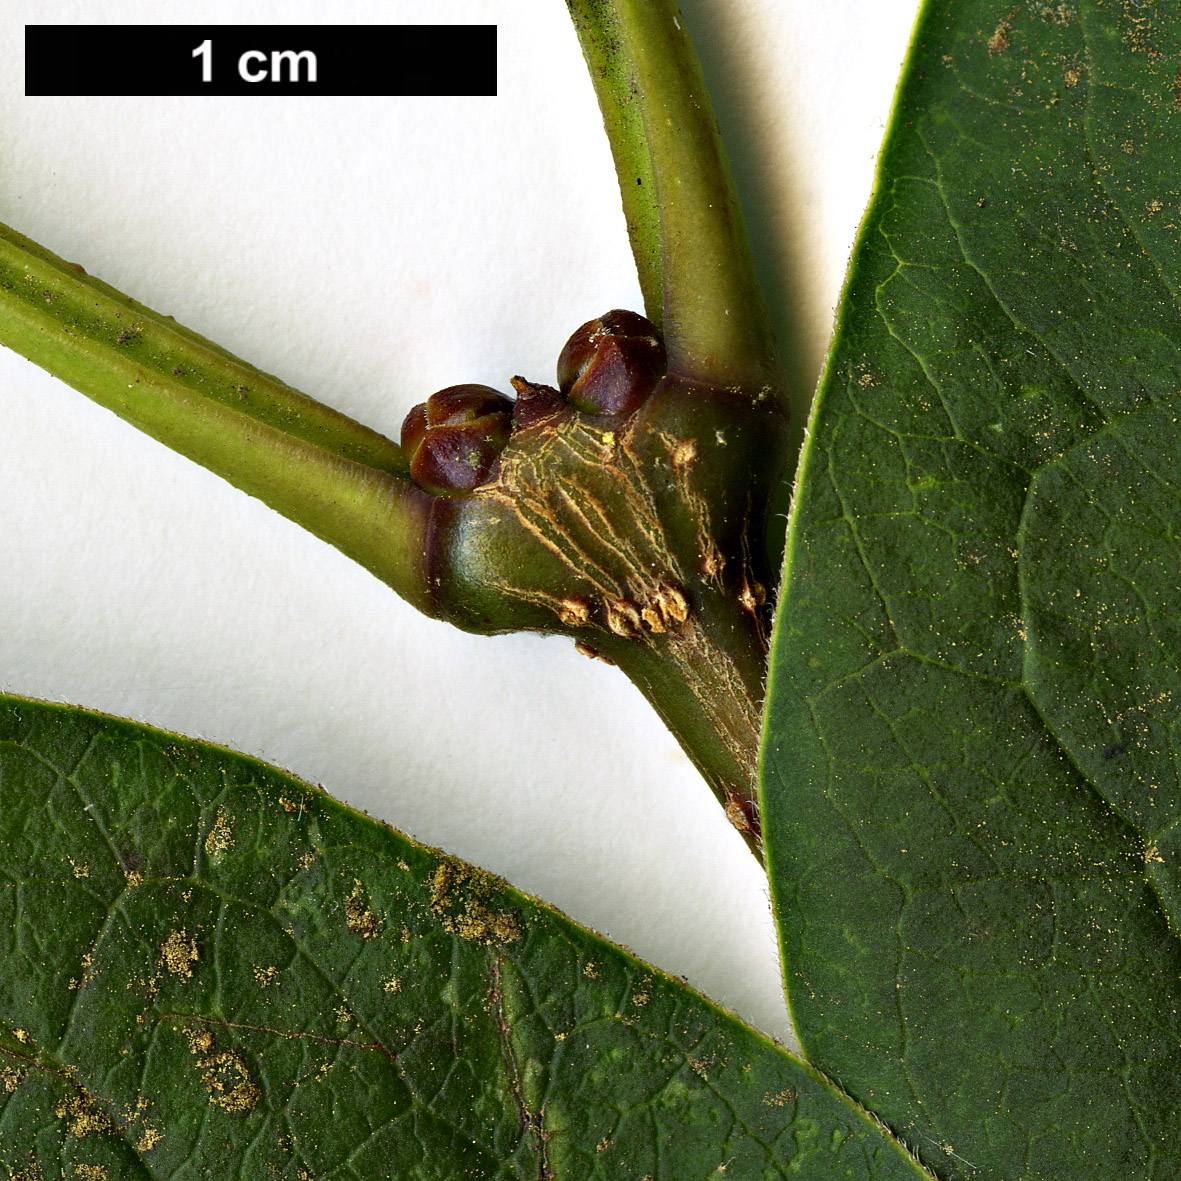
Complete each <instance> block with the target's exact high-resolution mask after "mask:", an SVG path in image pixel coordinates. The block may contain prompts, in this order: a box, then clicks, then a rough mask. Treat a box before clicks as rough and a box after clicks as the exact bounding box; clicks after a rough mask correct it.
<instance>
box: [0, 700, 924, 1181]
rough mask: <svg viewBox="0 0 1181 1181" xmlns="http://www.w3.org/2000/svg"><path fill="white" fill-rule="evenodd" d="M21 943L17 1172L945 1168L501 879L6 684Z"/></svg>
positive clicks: (7, 1024) (869, 1174)
mask: <svg viewBox="0 0 1181 1181" xmlns="http://www.w3.org/2000/svg"><path fill="white" fill-rule="evenodd" d="M0 939H2V944H0V1176H7V1177H9V1178H20V1179H22V1181H57V1179H58V1178H69V1179H75V1178H81V1179H83V1181H119V1179H121V1178H129V1179H130V1178H136V1179H146V1178H170V1179H172V1178H175V1179H178V1181H179V1179H181V1178H184V1179H189V1178H191V1179H193V1181H196V1179H198V1178H207V1177H241V1178H258V1179H259V1181H263V1179H274V1178H289V1179H291V1181H308V1179H309V1178H314V1179H315V1181H326V1179H329V1178H342V1179H343V1178H348V1179H350V1181H369V1179H371V1178H386V1177H390V1178H392V1177H397V1178H435V1179H439V1181H442V1179H445V1178H446V1179H452V1178H460V1177H463V1178H522V1179H524V1178H528V1179H539V1178H540V1179H543V1181H544V1179H545V1178H566V1177H597V1178H614V1177H620V1178H624V1177H626V1178H636V1179H638V1178H641V1177H645V1176H646V1177H649V1178H651V1179H652V1181H658V1179H659V1178H668V1179H669V1181H674V1179H675V1181H682V1179H687V1178H706V1177H721V1176H722V1175H723V1169H724V1175H725V1176H726V1177H730V1178H734V1177H738V1178H773V1177H793V1178H794V1177H801V1178H813V1179H815V1181H822V1179H824V1181H828V1179H829V1178H857V1179H859V1181H860V1179H864V1181H869V1179H875V1181H876V1179H881V1181H887V1179H888V1181H903V1179H907V1181H913V1179H914V1178H917V1177H920V1176H926V1174H925V1173H922V1172H921V1170H919V1168H918V1167H917V1166H916V1165H915V1163H914V1162H913V1161H912V1160H911V1158H910V1157H909V1156H908V1155H907V1154H906V1152H905V1151H904V1150H903V1149H902V1148H900V1147H899V1146H898V1145H897V1144H896V1143H894V1142H893V1141H891V1140H890V1139H889V1137H887V1136H885V1135H883V1133H882V1132H881V1131H880V1130H879V1129H878V1128H877V1127H876V1126H875V1125H874V1124H873V1123H872V1122H871V1121H870V1120H869V1119H868V1118H866V1116H865V1115H864V1113H863V1112H861V1111H860V1110H859V1109H858V1108H857V1107H855V1106H854V1105H853V1104H852V1103H850V1102H849V1101H848V1100H847V1099H846V1098H845V1097H844V1096H842V1095H841V1094H839V1093H838V1092H837V1091H835V1090H834V1089H833V1088H832V1087H830V1086H829V1085H828V1084H827V1083H826V1082H825V1081H824V1080H823V1079H822V1078H821V1077H820V1076H819V1075H817V1074H816V1072H815V1071H813V1070H812V1069H810V1068H809V1067H807V1066H806V1065H805V1064H803V1063H801V1062H799V1061H798V1060H796V1059H794V1058H792V1057H791V1056H790V1055H788V1054H787V1053H786V1052H785V1051H784V1050H783V1049H782V1048H780V1047H777V1046H775V1045H773V1044H772V1043H771V1042H770V1041H768V1040H767V1039H766V1038H764V1037H762V1036H761V1035H759V1034H757V1033H755V1032H754V1031H753V1030H751V1029H749V1028H747V1027H746V1026H743V1025H742V1024H741V1023H740V1022H738V1021H737V1020H735V1019H734V1018H733V1017H731V1016H730V1015H728V1014H726V1013H724V1012H722V1011H721V1010H719V1009H718V1008H717V1007H716V1006H714V1005H712V1004H710V1003H709V1002H708V1001H706V1000H704V999H703V998H701V997H700V996H698V995H697V994H695V993H693V992H692V991H691V990H690V989H688V988H687V987H686V986H685V985H683V984H681V983H679V982H677V981H675V980H672V979H670V978H668V977H667V976H665V975H663V974H662V973H660V972H658V971H656V970H655V969H652V968H649V967H647V966H645V965H643V964H641V963H639V962H638V961H637V960H635V959H634V958H633V957H632V956H630V955H629V954H628V953H626V952H624V951H621V950H620V949H618V948H614V947H612V946H610V945H609V944H607V943H605V942H603V941H602V940H601V939H599V938H598V937H596V936H594V935H593V934H591V933H590V932H588V931H586V930H584V929H583V928H581V927H579V926H577V925H576V924H575V923H573V922H571V921H570V920H568V919H566V918H564V917H563V916H561V915H559V914H558V913H556V912H555V911H553V910H551V909H549V908H548V907H545V906H544V905H542V904H540V903H538V902H536V901H534V900H532V899H530V898H528V897H526V896H524V895H522V894H520V893H518V892H516V891H514V890H512V889H511V888H510V887H508V886H506V885H505V884H504V883H503V882H501V881H500V880H499V879H496V878H493V877H491V876H490V875H488V874H486V873H483V872H482V871H480V870H478V869H475V868H474V867H472V866H470V865H467V864H465V863H463V862H460V861H458V860H456V859H454V858H451V857H448V856H446V855H444V854H441V853H439V852H437V851H436V850H432V849H428V848H425V847H424V846H422V845H419V844H417V843H415V842H413V841H411V840H409V839H408V838H406V837H404V836H401V835H400V834H398V833H396V832H394V831H392V830H390V829H388V828H385V827H384V826H382V825H379V824H377V823H376V822H374V821H372V820H370V819H368V818H366V817H363V816H361V815H360V814H358V813H355V812H352V811H351V810H349V809H348V808H346V807H344V806H342V805H341V804H338V803H336V802H335V801H333V800H332V799H331V798H330V797H328V796H326V795H325V794H324V793H323V792H322V791H320V790H318V789H316V788H313V787H310V786H308V785H307V784H304V783H300V782H299V781H297V780H294V779H291V778H289V777H287V776H285V775H283V774H281V773H280V772H278V771H275V770H273V769H271V768H268V767H265V766H263V765H261V764H259V763H257V762H254V761H253V760H251V759H247V758H244V757H242V756H239V755H235V754H232V753H230V752H228V751H224V750H221V749H218V748H214V747H210V746H206V745H203V744H200V743H196V742H192V741H189V740H186V739H181V738H176V737H174V736H172V735H169V734H164V733H161V732H159V731H154V730H149V729H146V728H144V727H141V726H137V725H133V724H132V723H129V722H122V721H117V720H114V719H111V718H106V717H102V716H99V715H96V714H90V713H86V712H83V711H80V710H76V709H71V708H67V707H62V706H50V705H45V704H41V703H35V702H29V701H24V700H20V699H14V698H0Z"/></svg>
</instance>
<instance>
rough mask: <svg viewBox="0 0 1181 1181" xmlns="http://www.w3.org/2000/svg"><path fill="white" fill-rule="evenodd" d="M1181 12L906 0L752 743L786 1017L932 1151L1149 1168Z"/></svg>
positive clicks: (1173, 900)
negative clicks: (902, 64) (758, 749)
mask: <svg viewBox="0 0 1181 1181" xmlns="http://www.w3.org/2000/svg"><path fill="white" fill-rule="evenodd" d="M1179 56H1181V15H1179V13H1178V10H1177V8H1176V6H1175V5H1170V4H1164V3H1155V2H1154V0H1146V2H1144V3H1136V4H1129V3H1122V2H1116V0H1078V2H1072V3H1069V4H1061V5H1059V4H1041V3H1036V4H1018V5H1013V4H1010V3H1001V2H999V0H955V2H952V0H942V2H939V3H929V4H928V5H927V6H926V8H925V9H924V11H923V13H922V15H921V17H920V20H919V25H918V28H917V31H916V34H915V41H914V45H913V49H912V54H911V57H910V60H909V64H908V68H907V71H906V73H905V76H904V79H903V83H902V89H901V91H900V95H899V99H898V104H897V108H896V111H895V115H894V119H893V123H892V126H891V129H890V132H889V135H888V140H887V144H886V147H885V149H884V151H883V155H882V158H881V164H880V175H879V183H878V188H877V192H876V195H875V197H874V200H873V203H872V206H871V208H870V210H869V213H868V214H867V218H866V221H865V224H864V226H863V228H862V232H861V237H860V240H859V244H858V247H857V250H856V254H855V257H854V260H853V264H852V268H851V271H850V275H849V279H848V283H847V288H846V293H845V299H844V303H843V306H842V311H841V315H840V318H839V323H838V329H837V336H836V340H835V343H834V346H833V351H832V353H831V355H830V359H829V362H828V366H827V369H826V372H825V376H824V378H823V381H822V386H821V392H820V395H819V398H818V402H817V405H816V409H815V412H814V417H813V420H812V425H811V432H810V439H809V442H808V444H807V448H806V452H805V457H804V461H803V467H802V470H801V476H800V483H799V487H798V490H797V497H796V503H795V507H794V510H793V519H792V521H791V525H790V536H789V549H788V558H787V562H788V565H787V576H786V583H785V588H784V591H783V592H782V594H783V607H782V609H781V614H780V618H779V621H778V625H777V628H778V630H777V637H776V642H775V649H774V655H773V660H772V672H771V682H770V704H769V715H768V723H767V731H766V734H765V741H764V750H763V768H764V784H763V798H764V814H765V834H766V841H767V850H768V862H769V866H770V873H771V877H772V885H773V893H774V899H775V906H776V910H777V918H778V922H779V926H780V933H781V940H782V948H783V953H784V956H785V961H786V969H785V971H786V978H787V980H788V982H789V993H790V1004H791V1008H792V1011H793V1014H794V1017H795V1019H796V1021H797V1026H798V1029H799V1033H800V1038H801V1042H802V1044H803V1046H804V1049H805V1051H806V1053H807V1054H808V1056H809V1057H810V1058H811V1059H812V1061H814V1062H815V1063H816V1064H817V1065H818V1066H819V1067H820V1068H821V1069H823V1070H825V1071H826V1072H827V1073H829V1074H830V1075H832V1076H834V1077H836V1078H837V1079H839V1080H840V1082H841V1083H842V1085H844V1086H845V1087H846V1088H847V1089H849V1090H850V1092H851V1093H853V1094H854V1095H855V1096H856V1097H857V1098H858V1099H859V1100H860V1101H861V1102H863V1103H865V1104H866V1105H868V1106H870V1107H872V1108H873V1109H874V1110H875V1111H876V1112H878V1114H880V1115H881V1116H882V1117H883V1118H884V1119H885V1120H886V1121H887V1123H889V1124H890V1125H891V1126H892V1127H893V1128H895V1129H897V1130H898V1131H899V1132H900V1133H901V1134H903V1135H905V1136H906V1137H907V1138H908V1139H911V1140H912V1141H913V1142H915V1143H916V1144H917V1145H918V1147H919V1148H920V1151H921V1153H922V1155H923V1156H924V1158H925V1159H926V1160H927V1161H928V1163H929V1164H931V1166H932V1167H933V1168H934V1169H935V1170H936V1171H938V1172H939V1173H940V1174H941V1175H944V1176H948V1177H951V1176H964V1177H989V1178H997V1179H1000V1178H1004V1179H1005V1181H1014V1179H1015V1178H1022V1177H1026V1178H1035V1177H1055V1178H1058V1177H1070V1178H1072V1179H1074V1181H1078V1179H1083V1178H1105V1179H1107V1178H1112V1177H1125V1176H1137V1177H1139V1176H1153V1177H1164V1176H1170V1177H1171V1176H1177V1175H1178V1174H1179V1173H1181V1149H1179V1148H1178V1143H1179V1142H1178V1136H1177V1133H1178V1131H1179V1130H1181V1119H1179V1117H1178V1112H1179V1111H1181V1085H1179V1081H1178V1080H1179V1079H1181V1016H1179V1014H1178V992H1179V989H1178V982H1179V980H1181V948H1179V947H1178V943H1177V937H1176V932H1177V929H1178V928H1177V918H1178V913H1177V903H1178V897H1179V895H1178V878H1177V864H1178V863H1177V856H1178V849H1177V837H1176V830H1175V826H1176V822H1177V819H1178V814H1179V811H1178V805H1179V803H1181V787H1179V784H1178V767H1177V762H1176V760H1177V753H1176V750H1175V745H1174V744H1175V742H1176V730H1177V718H1178V711H1177V705H1178V700H1179V697H1178V694H1179V693H1181V670H1179V668H1178V657H1177V653H1178V650H1179V649H1178V643H1177V640H1178V620H1179V619H1181V588H1179V580H1178V576H1177V570H1178V561H1179V558H1181V544H1179V538H1181V504H1179V501H1178V477H1177V473H1178V472H1179V471H1181V447H1179V443H1178V426H1177V417H1178V411H1179V401H1178V391H1179V390H1181V310H1179V304H1178V293H1179V278H1181V252H1179V249H1178V241H1179V237H1178V225H1179V224H1181V221H1179V218H1181V187H1179V186H1181V169H1179V167H1178V165H1179V158H1178V151H1177V143H1178V136H1181V89H1179V88H1178V87H1179V83H1178V77H1179V75H1178V74H1177V65H1178V59H1179Z"/></svg>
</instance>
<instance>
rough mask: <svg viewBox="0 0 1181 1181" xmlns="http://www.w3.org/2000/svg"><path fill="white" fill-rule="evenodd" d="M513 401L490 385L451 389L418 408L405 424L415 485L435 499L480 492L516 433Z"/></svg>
mask: <svg viewBox="0 0 1181 1181" xmlns="http://www.w3.org/2000/svg"><path fill="white" fill-rule="evenodd" d="M512 414H513V403H512V399H510V398H506V397H505V396H504V394H502V393H500V392H499V391H497V390H494V389H491V388H490V387H489V386H486V385H452V386H448V387H447V388H446V389H445V390H440V391H439V392H438V393H437V394H431V396H430V397H429V398H428V399H427V400H426V402H425V403H420V404H419V405H418V406H415V407H414V409H413V410H411V411H410V413H409V414H407V415H406V419H405V421H404V422H403V423H402V450H403V452H404V453H405V455H406V459H407V460H408V461H409V463H410V475H411V476H412V477H413V479H414V482H415V483H416V484H417V485H418V486H419V487H420V488H423V489H425V490H426V491H427V492H432V493H434V494H435V495H436V496H456V495H459V494H461V493H464V492H471V491H472V490H473V489H475V488H478V487H479V486H480V485H481V484H482V483H483V482H484V481H485V480H486V479H487V478H488V473H489V472H490V471H491V470H492V465H493V464H494V463H495V462H496V460H497V459H498V458H499V456H500V453H501V451H503V450H504V445H505V444H506V443H507V442H508V438H509V434H510V432H511V431H512Z"/></svg>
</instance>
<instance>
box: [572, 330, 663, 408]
mask: <svg viewBox="0 0 1181 1181" xmlns="http://www.w3.org/2000/svg"><path fill="white" fill-rule="evenodd" d="M667 370H668V354H667V352H666V351H665V348H664V342H663V341H662V340H661V339H660V334H659V333H658V332H657V331H656V326H655V325H654V324H653V323H652V322H651V320H646V319H644V317H643V316H640V315H637V314H636V313H635V312H625V311H621V310H619V309H616V310H615V311H612V312H607V314H606V315H603V316H600V317H599V318H598V319H597V320H590V321H588V322H587V323H586V324H583V326H582V327H581V328H579V329H578V331H577V332H575V333H574V335H573V336H572V337H570V339H569V340H568V341H567V342H566V347H565V348H564V349H562V354H561V356H560V357H559V358H558V389H559V390H561V392H562V393H563V394H564V395H565V397H566V400H567V401H568V402H569V403H570V405H571V406H573V407H575V408H576V409H578V410H582V411H584V412H585V413H587V414H630V413H631V412H632V411H633V410H636V409H637V408H638V407H639V406H640V404H641V403H642V402H643V401H644V399H645V398H647V397H648V395H649V394H650V393H651V392H652V390H653V388H654V387H655V385H656V383H657V382H658V381H659V380H660V379H661V378H662V377H663V376H664V375H665V373H666V372H667Z"/></svg>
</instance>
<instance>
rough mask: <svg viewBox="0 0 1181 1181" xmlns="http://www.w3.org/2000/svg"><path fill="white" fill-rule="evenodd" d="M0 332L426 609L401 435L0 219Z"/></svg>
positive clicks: (424, 506)
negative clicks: (393, 436)
mask: <svg viewBox="0 0 1181 1181" xmlns="http://www.w3.org/2000/svg"><path fill="white" fill-rule="evenodd" d="M0 343H2V344H5V345H7V346H8V347H9V348H12V349H14V350H15V351H16V352H18V353H20V354H21V355H22V356H24V357H27V358H28V359H29V360H30V361H33V362H34V363H35V364H37V365H40V366H41V367H42V368H44V369H47V370H48V371H49V372H50V373H52V374H53V375H54V376H55V377H59V378H61V379H62V380H63V381H65V382H67V383H68V384H69V385H72V386H73V387H74V388H75V389H77V390H79V391H81V392H82V393H84V394H85V395H86V396H87V397H89V398H92V399H94V401H96V402H98V403H99V404H100V405H102V406H105V407H107V408H108V409H109V410H113V411H114V412H115V413H116V414H118V415H119V416H120V417H121V418H124V419H126V420H127V421H128V422H130V423H132V424H133V425H134V426H137V427H139V428H140V429H141V430H143V431H145V432H146V433H147V434H149V435H151V436H152V437H153V438H155V439H158V440H160V441H161V442H162V443H165V444H167V445H168V446H169V447H171V448H173V449H174V450H176V451H179V452H180V453H181V454H182V455H186V456H188V457H189V458H190V459H193V460H195V461H196V462H197V463H200V464H202V465H203V466H204V467H207V468H209V469H210V470H211V471H214V472H216V473H217V474H218V475H220V476H223V477H224V478H226V479H227V480H229V481H230V483H232V484H234V485H235V486H236V487H238V488H241V489H242V490H243V491H245V492H248V493H250V494H251V495H253V496H257V497H258V498H259V499H260V500H262V501H264V502H265V503H266V504H268V505H270V506H271V507H272V508H274V509H276V510H277V511H278V512H280V513H282V514H283V515H284V516H286V517H289V518H290V519H291V520H293V521H295V522H297V523H298V524H300V525H302V526H304V528H306V529H308V530H310V531H311V532H312V533H314V534H316V536H318V537H320V538H322V539H323V540H325V541H327V542H329V543H330V544H332V545H334V546H336V547H337V548H338V549H340V550H342V551H343V552H344V553H346V554H347V555H348V556H349V557H351V558H353V559H354V560H355V561H357V562H359V563H361V565H363V566H365V567H367V568H368V569H369V570H371V571H372V572H373V573H374V574H376V575H377V576H378V577H379V578H381V579H382V580H383V581H385V582H387V583H389V585H390V586H392V587H393V588H394V589H395V590H396V591H397V592H398V593H399V594H401V595H402V596H403V597H404V598H406V599H408V600H410V602H412V603H414V605H415V606H417V607H419V608H420V609H421V610H424V611H428V612H429V613H432V614H433V609H432V600H433V596H432V594H431V593H430V588H429V585H428V580H427V578H426V573H425V570H424V565H425V563H424V558H423V550H424V545H423V539H424V536H425V534H426V531H427V529H428V519H429V515H430V509H431V498H430V497H427V496H426V495H425V493H423V492H421V491H420V490H419V489H418V488H416V487H415V486H414V485H413V484H412V483H411V482H410V481H409V480H407V479H404V478H403V475H404V473H405V470H406V468H405V463H404V461H403V459H402V453H401V450H400V448H399V447H398V446H397V444H395V443H393V442H391V441H390V440H389V439H387V438H385V437H384V436H383V435H380V434H378V433H377V432H376V431H372V430H370V429H369V428H367V427H364V426H362V425H361V424H360V423H357V422H354V421H353V420H352V419H350V418H347V417H346V416H345V415H343V414H340V413H338V412H337V411H335V410H332V409H330V408H329V407H327V406H323V405H321V404H320V403H318V402H316V401H313V400H312V399H311V398H308V397H306V396H305V395H303V394H300V393H298V392H297V391H295V390H293V389H291V388H290V387H289V386H286V385H284V384H283V383H282V382H281V381H279V380H277V379H276V378H274V377H270V376H268V375H267V374H265V373H262V372H261V371H259V370H258V369H255V368H254V367H253V366H252V365H249V364H247V363H246V362H245V361H241V360H238V359H237V358H236V357H233V356H231V355H230V354H229V353H227V352H226V351H225V350H224V349H221V348H219V347H218V346H217V345H215V344H212V343H211V342H210V341H208V340H205V339H204V338H203V337H201V336H198V335H197V334H196V333H195V332H191V331H190V330H189V329H187V328H182V327H181V326H180V325H179V324H177V323H176V322H175V321H174V320H172V319H171V317H168V316H161V315H159V314H158V313H156V312H153V311H151V310H149V309H148V308H145V307H144V306H143V305H142V304H139V303H136V302H135V301H134V300H132V299H129V298H128V297H127V296H125V295H123V294H121V293H120V292H118V291H116V290H115V289H114V288H113V287H110V286H108V285H107V284H106V283H103V282H101V281H99V280H97V279H94V278H92V277H91V276H90V275H87V274H86V273H85V271H84V270H83V269H82V268H81V267H80V266H78V265H76V264H73V263H68V262H66V261H65V260H64V259H61V258H58V257H57V255H55V254H52V253H51V252H50V251H48V250H46V249H45V248H44V247H41V246H38V245H37V244H36V243H34V242H31V241H30V240H29V239H27V238H25V237H23V236H22V235H21V234H18V233H17V232H16V231H15V230H12V229H9V228H8V227H7V226H0Z"/></svg>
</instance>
